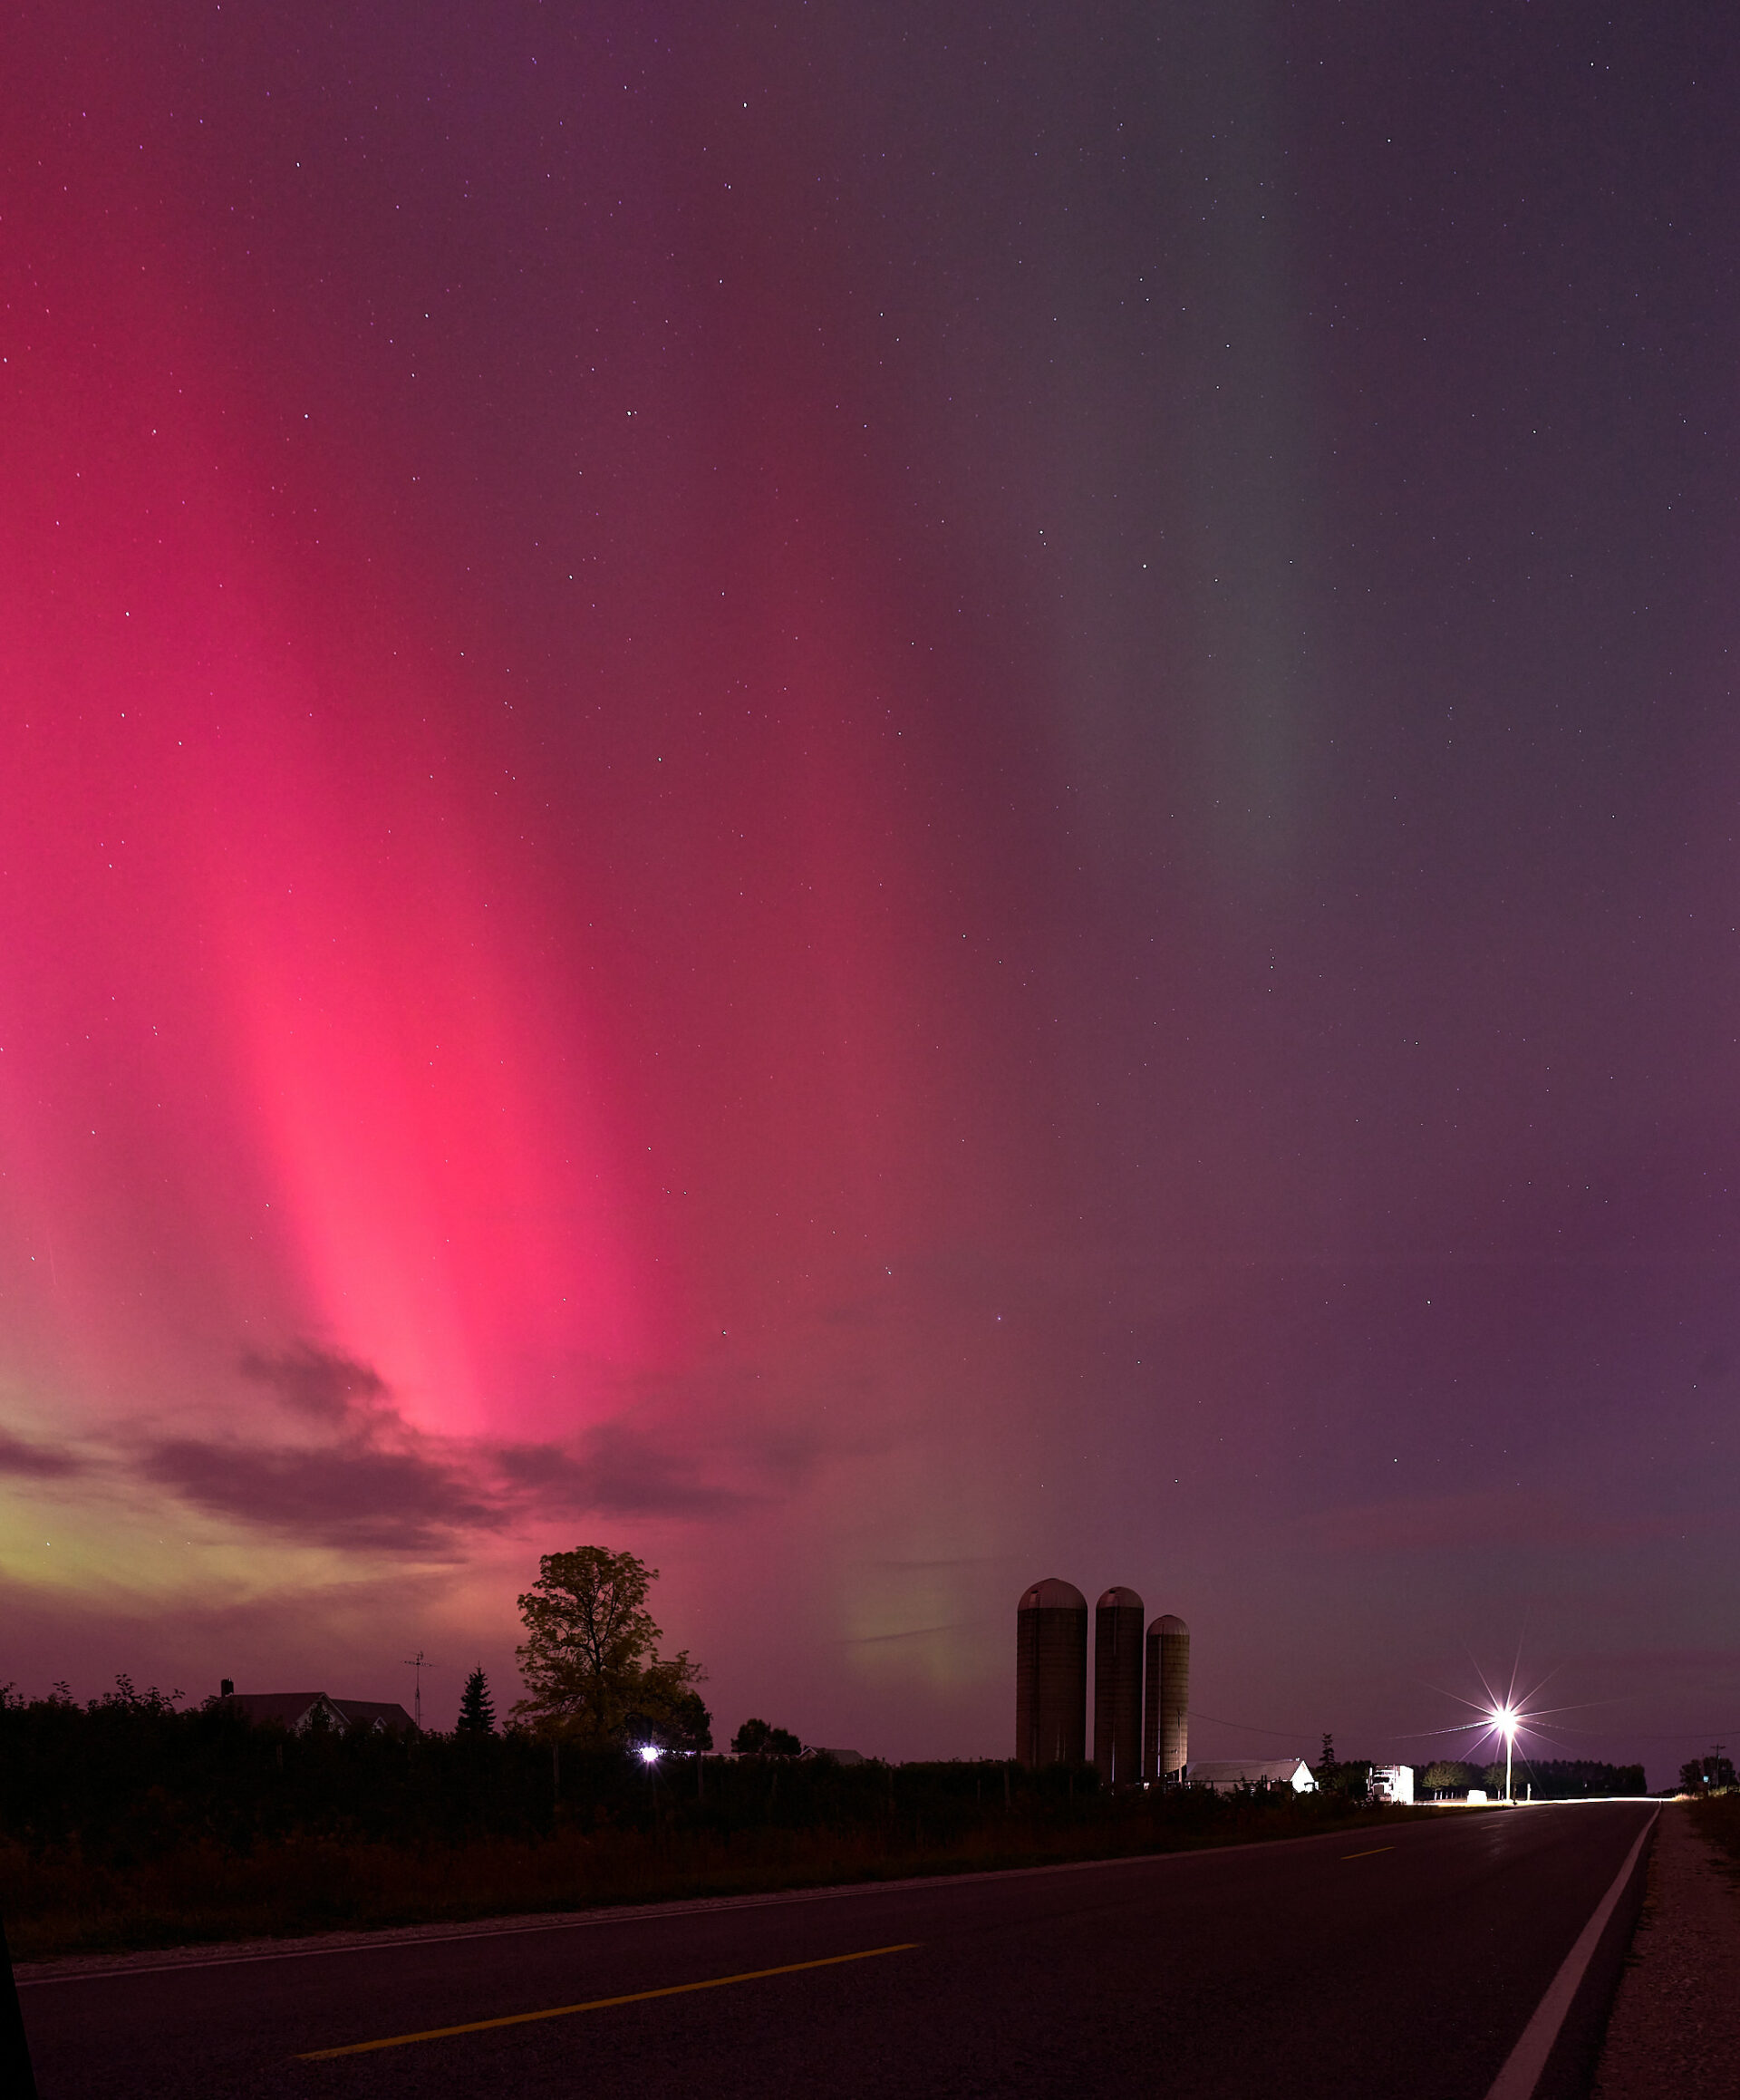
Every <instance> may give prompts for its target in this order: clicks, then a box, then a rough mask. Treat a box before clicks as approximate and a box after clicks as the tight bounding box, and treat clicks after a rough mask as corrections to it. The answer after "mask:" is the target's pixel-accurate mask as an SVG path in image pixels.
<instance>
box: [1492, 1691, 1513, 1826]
mask: <svg viewBox="0 0 1740 2100" xmlns="http://www.w3.org/2000/svg"><path fill="white" fill-rule="evenodd" d="M1493 1726H1494V1727H1498V1728H1502V1729H1503V1734H1504V1800H1505V1804H1506V1805H1507V1806H1511V1807H1514V1806H1515V1802H1514V1800H1513V1796H1512V1793H1511V1751H1512V1748H1513V1746H1514V1744H1515V1742H1516V1709H1515V1708H1514V1707H1500V1708H1499V1709H1498V1711H1497V1712H1496V1713H1495V1714H1494V1715H1493Z"/></svg>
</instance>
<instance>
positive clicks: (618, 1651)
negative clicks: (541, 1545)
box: [514, 1546, 705, 1748]
mask: <svg viewBox="0 0 1740 2100" xmlns="http://www.w3.org/2000/svg"><path fill="white" fill-rule="evenodd" d="M658 1576H659V1571H658V1570H657V1569H656V1568H649V1567H648V1566H647V1565H646V1563H644V1562H643V1561H639V1560H637V1559H636V1558H635V1557H634V1555H633V1553H611V1552H609V1551H608V1550H607V1549H606V1548H605V1547H604V1546H578V1547H576V1548H575V1550H574V1552H572V1553H546V1554H545V1555H544V1557H543V1559H542V1560H541V1561H540V1562H539V1563H538V1573H537V1581H536V1582H535V1583H534V1584H533V1586H532V1588H531V1589H530V1590H529V1591H527V1593H526V1594H525V1595H524V1596H523V1597H521V1599H520V1600H519V1613H520V1617H521V1618H522V1619H523V1620H524V1621H526V1640H525V1642H524V1644H523V1645H522V1646H520V1647H519V1648H517V1649H516V1650H515V1651H514V1652H515V1654H516V1656H517V1658H518V1660H519V1667H520V1671H521V1674H522V1675H523V1676H524V1678H525V1679H526V1686H527V1695H526V1697H525V1698H523V1699H517V1700H516V1701H515V1703H514V1712H515V1713H516V1714H517V1715H523V1716H524V1717H525V1718H527V1720H528V1721H529V1722H530V1724H531V1726H532V1728H533V1730H534V1731H535V1732H536V1734H538V1735H540V1736H546V1737H552V1738H554V1739H556V1740H560V1741H564V1742H574V1743H583V1744H590V1745H593V1746H594V1747H599V1748H604V1747H608V1746H610V1745H613V1744H621V1743H623V1742H625V1741H626V1740H627V1730H628V1722H629V1718H630V1716H631V1715H633V1716H637V1717H644V1718H646V1719H648V1720H650V1721H651V1722H652V1725H653V1727H654V1728H655V1729H658V1730H660V1731H662V1729H663V1727H665V1726H666V1725H667V1724H672V1723H674V1722H675V1721H676V1720H677V1719H678V1718H679V1716H680V1713H681V1710H682V1702H683V1700H684V1699H685V1698H686V1697H688V1696H689V1688H690V1687H691V1685H692V1684H694V1683H696V1682H697V1681H698V1680H699V1679H700V1677H701V1667H700V1665H699V1664H698V1663H693V1662H691V1661H690V1660H689V1651H688V1650H687V1649H679V1650H678V1651H677V1653H676V1654H675V1655H672V1656H662V1655H661V1654H660V1653H659V1652H658V1643H659V1641H660V1640H661V1639H662V1634H661V1632H660V1630H659V1628H658V1627H657V1626H656V1625H654V1624H653V1621H652V1613H651V1612H650V1611H647V1609H646V1593H647V1591H648V1590H649V1589H650V1588H651V1587H652V1584H653V1583H654V1582H657V1580H658ZM702 1711H703V1713H704V1712H705V1709H704V1708H703V1709H702Z"/></svg>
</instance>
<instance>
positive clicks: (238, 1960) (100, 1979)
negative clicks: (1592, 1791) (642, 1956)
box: [13, 1802, 1567, 1990]
mask: <svg viewBox="0 0 1740 2100" xmlns="http://www.w3.org/2000/svg"><path fill="white" fill-rule="evenodd" d="M1542 1805H1546V1806H1551V1807H1555V1808H1559V1807H1564V1806H1566V1805H1567V1804H1565V1803H1563V1802H1552V1803H1550V1804H1542ZM1371 1827H1373V1828H1377V1827H1380V1826H1378V1825H1376V1824H1374V1825H1372V1826H1371ZM1420 1827H1421V1828H1422V1829H1428V1830H1429V1829H1431V1828H1433V1827H1434V1825H1433V1824H1431V1823H1429V1822H1426V1823H1422V1824H1420ZM1350 1835H1352V1833H1350V1832H1348V1831H1322V1832H1319V1833H1318V1834H1314V1835H1313V1836H1310V1837H1271V1838H1257V1839H1255V1840H1252V1841H1251V1842H1249V1843H1247V1844H1204V1845H1194V1846H1191V1847H1189V1848H1188V1849H1186V1850H1184V1851H1180V1852H1135V1853H1120V1854H1118V1855H1117V1856H1116V1858H1113V1859H1098V1860H1052V1861H1050V1862H1049V1863H1047V1864H1046V1865H1044V1866H1038V1867H986V1868H982V1869H981V1870H980V1871H978V1872H977V1873H970V1874H913V1875H909V1876H907V1877H906V1878H905V1879H904V1880H901V1881H897V1882H832V1883H830V1884H829V1885H828V1886H827V1887H826V1888H820V1889H761V1890H757V1891H755V1892H753V1893H751V1894H749V1895H744V1896H707V1897H702V1898H701V1899H699V1900H698V1901H695V1902H687V1903H684V1902H674V1903H616V1904H604V1905H601V1906H600V1907H599V1908H598V1909H596V1910H592V1911H558V1912H557V1913H556V1914H555V1915H554V1916H547V1917H534V1918H528V1919H526V1920H525V1921H518V1920H509V1919H504V1920H502V1921H500V1922H498V1923H492V1924H485V1925H481V1926H476V1927H473V1928H472V1929H471V1930H470V1931H467V1930H466V1929H465V1928H464V1927H463V1926H462V1925H461V1926H458V1927H456V1928H455V1929H453V1930H451V1931H449V1930H446V1929H444V1928H443V1927H440V1926H411V1927H403V1926H401V1927H399V1928H397V1929H394V1928H393V1927H391V1926H389V1927H387V1928H386V1929H385V1930H384V1931H379V1932H366V1933H358V1934H357V1935H356V1936H355V1937H354V1938H349V1937H339V1936H337V1935H334V1936H333V1938H332V1939H330V1940H322V1941H321V1942H320V1943H319V1944H317V1945H314V1946H307V1945H304V1946H300V1947H298V1946H295V1945H291V1946H285V1947H267V1948H262V1949H261V1950H260V1951H259V1952H258V1953H256V1954H217V1953H211V1954H208V1953H207V1952H206V1950H204V1949H203V1948H194V1949H189V1950H188V1952H187V1953H186V1954H185V1955H184V1956H183V1958H182V1959H181V1960H179V1961H152V1962H137V1963H121V1962H115V1963H111V1964H110V1965H108V1966H107V1967H104V1968H96V1967H92V1968H90V1969H62V1970H60V1971H59V1972H58V1973H57V1974H54V1975H50V1976H33V1975H30V1974H28V1973H26V1972H27V1970H28V1969H30V1968H32V1967H33V1966H34V1964H31V1963H27V1962H23V1961H20V1962H15V1963H14V1965H13V1974H14V1979H15V1981H16V1983H17V1986H18V1989H20V1990H35V1989H41V1988H42V1987H43V1986H44V1985H46V1984H51V1983H104V1982H109V1981H111V1980H113V1979H117V1978H121V1977H129V1976H170V1975H175V1976H179V1975H180V1974H181V1973H182V1972H183V1971H184V1970H187V1969H237V1968H241V1967H243V1966H245V1965H246V1964H248V1963H252V1962H256V1961H306V1960H310V1959H311V1958H312V1957H314V1956H315V1955H322V1954H326V1955H333V1954H385V1953H391V1952H393V1951H395V1950H400V1949H402V1948H409V1947H446V1946H449V1945H451V1943H452V1942H453V1941H454V1940H507V1939H512V1938H515V1937H516V1936H517V1935H518V1934H521V1933H525V1932H569V1931H577V1930H578V1929H579V1928H580V1927H581V1926H584V1925H626V1924H633V1923H637V1922H640V1921H644V1920H647V1919H657V1918H690V1917H693V1916H695V1915H696V1914H697V1913H698V1912H701V1911H751V1910H761V1909H764V1908H766V1907H768V1906H769V1905H772V1904H775V1903H824V1902H837V1901H839V1900H840V1899H842V1898H844V1897H847V1896H884V1895H900V1894H905V1893H908V1892H911V1891H913V1890H914V1889H954V1888H960V1887H961V1886H962V1884H963V1883H966V1882H1007V1881H1020V1880H1027V1879H1030V1878H1031V1877H1032V1876H1034V1875H1036V1874H1079V1873H1091V1872H1092V1871H1093V1870H1094V1869H1096V1868H1099V1867H1155V1866H1165V1865H1168V1864H1170V1863H1174V1862H1182V1861H1184V1860H1201V1859H1213V1858H1223V1857H1224V1856H1225V1855H1226V1854H1227V1853H1235V1852H1262V1851H1266V1850H1267V1849H1268V1848H1269V1847H1270V1846H1271V1845H1287V1846H1290V1847H1292V1848H1294V1849H1296V1850H1303V1849H1304V1848H1305V1847H1306V1846H1309V1845H1320V1844H1332V1843H1339V1844H1345V1843H1346V1842H1347V1840H1348V1837H1349V1836H1350ZM72 1959H73V1960H78V1959H80V1958H79V1957H78V1956H73V1957H72ZM87 1959H89V1958H87ZM42 1966H43V1967H44V1968H46V1967H47V1964H46V1963H43V1965H42Z"/></svg>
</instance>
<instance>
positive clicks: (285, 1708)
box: [224, 1691, 416, 1735]
mask: <svg viewBox="0 0 1740 2100" xmlns="http://www.w3.org/2000/svg"><path fill="white" fill-rule="evenodd" d="M224 1704H225V1705H226V1706H231V1707H239V1708H241V1710H242V1712H243V1713H245V1714H246V1715H247V1718H248V1719H249V1720H250V1721H252V1722H253V1723H254V1724H255V1726H256V1727H280V1728H288V1729H290V1730H291V1732H292V1733H293V1734H294V1733H295V1731H296V1730H298V1729H300V1728H304V1727H307V1725H308V1723H309V1721H310V1720H311V1719H312V1718H313V1716H314V1711H315V1709H316V1708H324V1710H325V1715H326V1719H327V1721H328V1723H329V1724H330V1725H331V1726H332V1727H335V1728H347V1727H356V1726H357V1725H358V1724H359V1723H360V1724H362V1726H364V1727H373V1728H385V1729H387V1730H389V1731H390V1732H391V1734H393V1735H408V1734H409V1733H410V1732H411V1729H412V1728H414V1727H416V1723H415V1722H414V1721H413V1720H412V1719H411V1716H410V1715H409V1714H408V1713H407V1712H406V1711H405V1709H404V1708H403V1707H401V1706H400V1705H399V1704H398V1703H397V1701H396V1700H393V1699H335V1698H333V1696H332V1695H331V1693H330V1692H324V1691H237V1692H228V1693H227V1694H226V1695H225V1698H224Z"/></svg>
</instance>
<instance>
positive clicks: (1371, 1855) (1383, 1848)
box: [1341, 1844, 1396, 1860]
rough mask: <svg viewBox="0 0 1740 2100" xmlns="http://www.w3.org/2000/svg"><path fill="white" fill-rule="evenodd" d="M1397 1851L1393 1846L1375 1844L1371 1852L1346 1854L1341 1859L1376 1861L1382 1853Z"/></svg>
mask: <svg viewBox="0 0 1740 2100" xmlns="http://www.w3.org/2000/svg"><path fill="white" fill-rule="evenodd" d="M1395 1849H1396V1847H1395V1846H1394V1845H1393V1844H1375V1845H1373V1846H1372V1848H1371V1850H1370V1851H1369V1852H1344V1853H1342V1854H1341V1857H1342V1858H1343V1859H1344V1860H1375V1859H1376V1858H1377V1854H1378V1853H1380V1852H1394V1851H1395Z"/></svg>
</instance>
